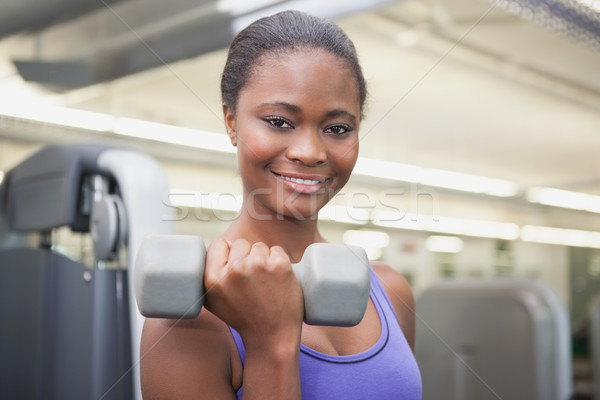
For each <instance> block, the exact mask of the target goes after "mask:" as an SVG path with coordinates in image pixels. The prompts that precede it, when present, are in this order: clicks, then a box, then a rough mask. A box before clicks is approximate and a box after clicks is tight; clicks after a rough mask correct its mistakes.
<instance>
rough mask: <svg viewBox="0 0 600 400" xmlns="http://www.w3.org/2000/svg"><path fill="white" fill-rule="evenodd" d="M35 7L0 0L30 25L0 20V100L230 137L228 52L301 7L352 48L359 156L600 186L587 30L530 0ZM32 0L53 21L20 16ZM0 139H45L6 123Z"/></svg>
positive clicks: (599, 129)
mask: <svg viewBox="0 0 600 400" xmlns="http://www.w3.org/2000/svg"><path fill="white" fill-rule="evenodd" d="M57 2H59V3H61V4H63V5H64V4H67V3H69V2H68V1H67V0H63V1H62V2H60V1H58V0H57ZM555 2H556V1H555ZM38 3H39V2H34V1H20V2H17V1H13V2H8V3H6V2H4V3H3V4H2V5H1V6H0V7H4V8H5V9H7V10H8V11H6V12H5V10H2V9H1V8H0V15H1V16H2V17H0V22H1V20H2V19H4V20H11V19H12V20H14V21H16V22H19V21H20V22H21V24H18V23H15V24H13V25H14V26H13V27H12V28H11V29H10V30H9V29H8V28H7V29H6V30H5V31H2V32H0V34H2V35H3V37H2V39H1V40H0V93H1V94H0V106H2V103H4V105H7V104H8V103H9V102H10V103H15V102H25V103H26V104H34V103H32V102H33V100H34V99H35V101H36V102H40V101H41V102H42V103H41V104H46V103H47V104H60V105H63V106H67V107H73V108H81V109H86V110H93V111H98V112H102V113H108V114H112V115H117V116H126V117H133V118H139V119H145V120H150V121H155V122H161V123H166V124H172V125H178V126H184V127H191V128H198V129H203V130H208V131H213V132H220V133H222V132H223V131H224V129H223V123H222V118H221V115H220V114H221V111H220V110H221V107H220V100H219V92H218V90H219V76H220V71H221V69H222V66H223V63H224V55H225V53H224V50H223V48H224V47H225V46H226V45H227V43H228V42H229V40H230V39H231V37H233V35H234V33H235V32H236V31H238V30H239V29H240V28H241V27H242V26H244V25H245V24H247V23H248V22H249V21H250V20H252V19H254V18H256V17H257V16H259V15H262V14H265V13H271V12H273V11H274V10H277V9H281V8H288V7H293V8H301V9H307V10H309V11H312V12H314V13H318V14H321V15H323V16H327V17H332V18H335V19H336V21H337V22H338V23H339V24H340V25H341V26H342V27H343V29H344V30H345V31H346V32H347V33H348V34H349V36H350V37H351V38H352V39H353V40H354V42H355V44H356V46H357V48H358V51H359V55H360V58H361V61H362V63H363V68H364V71H365V75H366V78H367V81H368V84H369V91H370V97H369V104H368V109H367V118H366V120H365V121H364V122H363V125H362V127H361V146H362V148H361V155H362V156H364V157H369V158H376V159H383V160H388V161H396V162H401V163H406V164H413V165H418V166H422V167H428V168H438V169H444V170H449V171H455V172H463V173H470V174H477V175H484V176H488V177H492V178H500V179H506V180H510V181H513V182H516V183H517V184H518V185H519V186H520V187H521V188H523V189H525V188H527V187H531V186H550V187H556V188H562V189H568V190H573V191H580V192H586V193H594V194H600V157H599V153H600V51H598V50H597V48H596V47H594V38H595V36H594V35H593V33H594V31H593V30H591V31H588V32H587V33H586V35H587V36H586V35H583V37H585V38H587V39H590V37H591V40H587V41H586V42H585V43H584V41H582V40H581V35H579V36H577V34H574V35H573V34H572V35H571V36H569V35H565V34H564V31H565V30H564V29H563V30H562V31H563V32H558V31H556V30H551V29H549V27H548V26H554V25H556V24H554V25H553V23H554V22H552V20H550V22H549V23H548V21H549V20H545V21H542V20H541V19H540V18H537V20H538V21H537V22H538V23H536V22H532V20H536V17H535V16H536V14H535V13H533V14H532V13H528V12H527V10H528V8H526V7H523V8H518V7H517V8H515V7H514V4H515V3H522V4H526V3H528V2H527V1H526V0H521V1H520V2H519V1H513V2H511V1H482V0H443V1H442V0H439V1H436V0H421V1H417V0H404V1H389V0H388V1H378V2H373V1H371V2H368V1H345V2H340V1H337V2H336V1H332V2H331V4H329V6H330V7H327V6H324V5H322V4H321V7H317V8H315V4H318V2H315V1H312V0H303V1H273V0H271V1H265V0H262V1H256V2H251V1H247V2H235V1H230V0H221V1H218V2H217V1H212V0H211V1H208V0H205V1H190V0H178V1H172V2H161V1H159V0H123V1H112V2H108V1H103V0H100V1H99V2H87V3H88V4H87V5H86V6H83V7H82V8H80V9H75V8H73V9H72V10H73V12H71V13H67V14H65V13H63V14H61V15H59V16H57V15H55V14H52V13H51V12H50V10H51V9H52V7H50V6H48V7H47V9H46V10H43V9H39V7H40V6H39V5H38ZM71 3H75V2H71ZM92 3H93V4H92ZM321 3H323V2H321ZM334 3H335V4H334ZM80 4H83V3H81V2H80ZM372 4H377V7H373V6H372ZM511 4H512V5H511ZM18 5H21V6H22V7H21V8H19V6H18ZM26 5H28V6H29V7H34V5H38V9H37V10H38V11H39V12H38V14H42V16H43V13H46V14H47V15H46V18H45V19H44V18H42V16H40V15H38V16H37V19H36V18H34V16H33V15H30V17H29V18H26V16H27V13H24V10H25V8H24V7H25V6H26ZM234 5H237V8H236V7H233V6H234ZM241 5H245V7H247V9H245V10H244V9H241V8H239V7H240V6H241ZM250 5H252V6H250ZM334 5H336V6H337V8H336V7H334ZM341 5H343V6H341ZM11 7H12V8H11ZM72 7H74V6H72ZM511 7H512V8H511ZM55 8H56V7H55ZM507 9H510V10H512V11H519V10H520V15H517V14H515V13H510V12H508V11H506V10H507ZM586 15H587V18H588V19H589V18H591V19H592V21H594V18H595V20H599V19H600V16H599V15H598V12H589V10H588V11H587V14H586ZM528 17H529V19H527V18H528ZM539 22H541V24H540V23H539ZM544 22H546V23H545V25H546V26H545V25H544ZM28 24H29V25H28ZM0 26H5V25H3V24H2V23H0ZM23 28H26V29H24V30H23ZM571 31H572V30H571ZM571 31H569V32H571ZM590 32H591V33H590ZM571 33H572V32H571ZM596 39H597V38H596ZM15 61H19V62H20V63H16V64H15ZM65 71H66V72H65ZM25 79H28V80H29V81H27V80H25ZM34 81H35V82H34ZM35 104H39V103H35ZM0 114H1V107H0ZM81 135H82V138H83V137H84V136H85V133H81ZM0 136H1V137H4V139H5V140H24V139H25V138H26V139H27V140H38V141H40V142H47V141H49V140H51V139H50V137H49V136H48V134H47V132H46V133H44V132H42V131H41V132H40V133H39V135H38V136H37V137H36V136H35V133H31V132H28V134H27V136H25V134H24V133H23V132H20V131H19V129H2V125H0ZM153 146H154V147H153V150H152V151H154V152H156V153H157V154H160V151H161V145H160V144H155V145H153ZM151 147H152V145H151Z"/></svg>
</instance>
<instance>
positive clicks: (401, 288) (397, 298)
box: [372, 262, 415, 350]
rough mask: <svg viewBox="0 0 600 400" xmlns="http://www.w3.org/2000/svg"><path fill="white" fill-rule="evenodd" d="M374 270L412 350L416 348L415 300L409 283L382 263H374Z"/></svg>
mask: <svg viewBox="0 0 600 400" xmlns="http://www.w3.org/2000/svg"><path fill="white" fill-rule="evenodd" d="M372 264H373V269H374V270H375V273H376V274H377V277H378V278H379V280H380V281H381V283H382V285H383V287H384V288H385V291H386V293H387V295H388V297H389V298H390V301H391V303H392V306H393V307H394V310H395V311H396V316H397V317H398V322H399V323H400V327H401V328H402V331H403V332H404V336H405V337H406V340H407V342H408V344H409V345H410V348H411V349H413V350H414V347H415V300H414V297H413V293H412V289H411V287H410V284H409V283H408V281H407V280H406V279H405V278H404V277H403V276H402V275H400V274H399V273H398V272H396V271H395V270H393V269H392V268H391V267H390V266H388V265H387V264H384V263H382V262H373V263H372Z"/></svg>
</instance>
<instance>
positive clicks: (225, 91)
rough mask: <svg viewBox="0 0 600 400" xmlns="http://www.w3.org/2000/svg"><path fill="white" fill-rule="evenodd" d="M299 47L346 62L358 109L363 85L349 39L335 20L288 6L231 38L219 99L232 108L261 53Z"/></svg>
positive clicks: (364, 84)
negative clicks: (356, 97) (312, 49)
mask: <svg viewBox="0 0 600 400" xmlns="http://www.w3.org/2000/svg"><path fill="white" fill-rule="evenodd" d="M303 48H314V49H323V50H326V51H328V52H330V53H332V54H334V55H336V56H338V57H339V58H341V59H342V60H344V61H345V62H346V63H347V65H348V67H350V70H351V71H352V73H353V74H354V76H355V78H356V83H357V87H358V93H359V102H360V108H361V113H362V112H363V109H364V104H365V101H366V98H367V85H366V83H365V78H364V76H363V74H362V69H361V67H360V64H359V62H358V56H357V54H356V49H355V47H354V44H353V43H352V41H351V40H350V39H349V38H348V36H346V34H345V33H344V31H342V29H341V28H340V27H338V26H337V25H336V24H335V23H333V22H331V21H328V20H326V19H322V18H318V17H314V16H312V15H309V14H306V13H304V12H300V11H292V10H290V11H283V12H280V13H278V14H275V15H272V16H269V17H265V18H261V19H259V20H257V21H255V22H253V23H252V24H250V25H249V26H248V27H246V28H245V29H244V30H242V31H241V32H240V33H238V35H237V36H236V37H235V38H234V39H233V42H232V43H231V46H230V47H229V54H228V55H227V62H226V63H225V68H224V70H223V75H222V76H221V96H222V100H223V103H225V104H227V105H228V106H229V107H231V108H232V110H233V111H234V112H235V110H236V106H237V100H238V97H239V94H240V91H241V90H242V89H243V88H244V86H245V85H246V83H247V82H248V79H249V78H250V76H251V74H252V71H253V69H254V68H255V66H256V63H257V61H258V60H259V58H260V57H261V56H263V55H264V54H267V53H272V52H280V53H285V52H290V51H294V50H299V49H303Z"/></svg>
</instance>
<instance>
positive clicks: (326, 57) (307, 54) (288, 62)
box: [239, 48, 360, 115]
mask: <svg viewBox="0 0 600 400" xmlns="http://www.w3.org/2000/svg"><path fill="white" fill-rule="evenodd" d="M239 100H240V103H241V102H242V101H243V102H244V103H248V102H260V103H262V102H277V101H279V102H281V101H283V102H287V103H289V104H296V105H298V106H304V107H307V106H309V105H320V106H327V107H333V108H340V107H343V108H348V109H351V110H352V112H353V113H356V115H358V114H359V113H360V111H357V110H360V100H359V92H358V82H357V80H356V77H355V76H354V74H353V72H352V70H351V69H350V68H349V66H348V65H347V63H346V62H345V61H344V60H343V59H341V58H339V57H338V56H336V55H334V54H332V53H330V52H328V51H325V50H321V49H314V48H308V49H306V48H305V49H295V50H289V51H282V52H271V53H267V54H264V55H263V56H261V57H260V58H259V59H258V61H257V62H256V64H255V66H254V67H253V69H252V73H251V74H250V77H249V79H248V82H247V83H246V85H245V87H244V88H243V89H242V91H241V92H240V99H239Z"/></svg>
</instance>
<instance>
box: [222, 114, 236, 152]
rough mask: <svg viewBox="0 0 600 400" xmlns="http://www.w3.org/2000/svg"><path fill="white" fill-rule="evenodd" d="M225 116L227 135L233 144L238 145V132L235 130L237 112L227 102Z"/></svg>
mask: <svg viewBox="0 0 600 400" xmlns="http://www.w3.org/2000/svg"><path fill="white" fill-rule="evenodd" d="M223 117H224V119H225V128H227V135H229V140H231V144H232V145H234V146H237V132H236V130H235V114H234V113H233V110H232V109H231V107H229V106H228V105H227V104H223Z"/></svg>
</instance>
